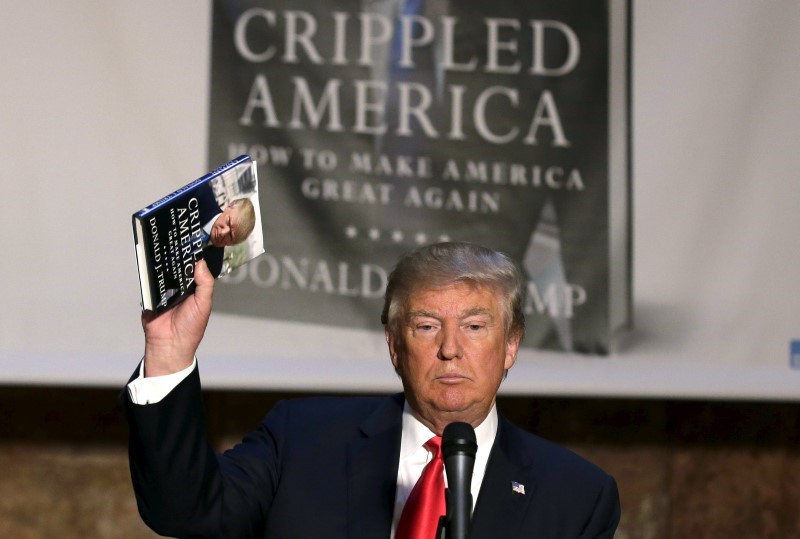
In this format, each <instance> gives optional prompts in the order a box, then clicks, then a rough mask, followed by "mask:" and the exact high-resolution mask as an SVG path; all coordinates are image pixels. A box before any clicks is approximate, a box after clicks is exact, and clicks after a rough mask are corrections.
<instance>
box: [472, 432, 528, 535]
mask: <svg viewBox="0 0 800 539" xmlns="http://www.w3.org/2000/svg"><path fill="white" fill-rule="evenodd" d="M515 436H516V434H515V432H514V427H513V426H512V425H511V423H509V422H508V420H506V419H505V418H503V417H500V422H499V425H498V429H497V438H496V440H495V443H494V446H493V447H492V452H491V454H490V455H489V462H488V463H487V465H486V474H485V475H484V478H483V483H482V484H481V490H480V493H479V494H478V502H477V505H476V506H475V511H474V512H473V514H472V525H471V528H470V538H471V539H484V538H486V539H492V538H495V537H512V536H513V533H514V530H516V529H517V528H518V527H519V524H520V522H521V520H522V518H523V517H524V515H525V513H526V510H527V507H528V505H529V504H530V501H531V500H532V499H533V497H534V491H535V489H536V480H535V477H534V474H533V470H532V464H533V462H532V460H531V458H530V456H529V455H527V454H525V453H523V452H521V451H519V448H520V447H524V446H523V445H522V444H518V443H516V442H515V441H514V438H515ZM514 483H517V484H518V485H520V486H521V488H520V487H517V488H516V491H515V489H513V488H512V486H513V484H514ZM523 492H524V493H523Z"/></svg>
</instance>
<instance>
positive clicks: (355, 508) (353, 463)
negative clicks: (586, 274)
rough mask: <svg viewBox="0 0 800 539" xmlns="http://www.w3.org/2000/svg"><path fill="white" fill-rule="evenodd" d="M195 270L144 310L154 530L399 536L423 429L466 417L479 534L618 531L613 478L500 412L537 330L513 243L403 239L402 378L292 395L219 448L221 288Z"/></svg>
mask: <svg viewBox="0 0 800 539" xmlns="http://www.w3.org/2000/svg"><path fill="white" fill-rule="evenodd" d="M196 280H197V283H198V286H197V290H196V293H195V294H194V295H193V296H191V297H190V298H189V299H187V300H186V301H184V302H183V303H181V304H180V305H178V306H177V307H176V308H175V309H172V310H169V311H167V312H165V313H163V314H162V315H161V316H159V317H153V316H152V315H147V314H146V315H144V316H143V324H144V329H145V337H146V338H145V343H146V344H145V356H144V361H143V364H142V365H141V366H140V372H139V374H138V375H135V376H134V378H136V380H134V381H133V382H131V384H130V385H129V395H130V403H129V404H128V412H129V419H130V423H131V444H130V457H131V474H132V478H133V483H134V488H135V491H136V496H137V501H138V504H139V510H140V513H141V514H142V517H143V518H144V520H145V521H146V522H147V523H148V524H149V525H150V526H151V527H152V528H153V529H154V530H156V531H157V532H159V533H162V534H165V535H176V536H191V537H237V538H238V537H275V538H281V539H284V538H292V537H300V538H316V537H326V538H336V537H342V538H344V537H364V538H390V537H393V536H394V533H395V531H396V530H397V529H398V526H399V525H400V522H401V521H402V520H404V518H405V515H404V514H403V509H404V506H405V505H406V499H407V498H408V497H409V496H410V493H411V491H412V489H413V486H414V484H415V483H416V482H417V479H418V478H419V477H420V475H421V474H422V468H423V467H424V466H425V464H426V461H427V460H429V456H428V451H427V450H426V449H424V448H423V444H424V443H425V442H427V441H428V440H429V439H430V438H432V437H435V436H436V435H441V434H442V431H443V430H444V427H445V426H446V425H448V424H449V423H451V422H454V421H463V422H467V423H470V424H471V425H472V426H473V427H474V428H475V433H476V438H477V441H478V452H477V455H476V462H475V472H474V476H473V482H472V494H473V498H474V499H475V500H476V503H475V507H474V512H473V517H472V523H471V526H472V528H471V537H472V538H474V539H479V538H500V537H502V538H508V537H543V538H559V539H561V538H573V537H574V538H578V537H581V538H590V537H591V538H594V537H604V538H611V537H613V534H614V530H615V529H616V526H617V523H618V521H619V514H620V507H619V496H618V493H617V487H616V483H615V482H614V479H613V478H611V477H610V476H609V475H607V474H606V473H605V472H603V471H602V470H600V469H599V468H596V467H595V466H594V465H592V464H590V463H588V462H586V461H585V460H583V459H582V458H580V457H578V456H577V455H575V454H573V453H571V452H569V451H567V450H566V449H563V448H560V447H558V446H555V445H553V444H551V443H549V442H546V441H544V440H542V439H540V438H538V437H536V436H534V435H532V434H529V433H526V432H524V431H522V430H521V429H519V428H517V427H515V426H514V425H512V424H511V423H510V422H508V421H507V420H505V419H504V418H503V417H502V416H500V415H499V414H498V413H497V410H496V407H495V398H496V393H497V390H498V388H499V386H500V384H501V382H502V380H503V378H504V377H505V375H506V372H507V371H508V369H510V368H511V367H512V366H513V365H514V362H515V361H516V355H517V350H518V346H519V342H520V339H521V338H522V334H523V331H524V319H523V313H522V305H523V291H524V287H523V283H522V279H521V278H520V274H519V271H518V270H517V268H516V267H515V266H514V264H513V263H512V262H511V261H510V260H509V259H508V258H507V257H505V256H504V255H501V254H499V253H496V252H494V251H491V250H488V249H485V248H482V247H478V246H474V245H470V244H464V243H443V244H436V245H432V246H429V247H424V248H421V249H418V250H416V251H413V252H412V253H410V254H408V255H406V256H405V257H404V258H402V259H401V260H400V262H398V264H397V266H396V267H395V269H394V271H393V272H392V274H391V276H390V278H389V283H388V285H387V290H386V294H385V301H384V308H383V313H382V321H383V323H384V325H385V328H386V339H387V343H388V345H389V353H390V356H391V361H392V364H393V365H394V367H395V370H396V372H397V373H398V375H399V376H400V378H401V380H402V383H403V393H402V394H399V395H394V396H390V397H384V398H360V397H351V398H312V399H299V400H294V401H286V402H284V403H281V404H279V405H277V406H276V408H275V409H273V410H272V411H271V412H270V413H269V414H268V415H267V416H266V417H265V419H264V421H263V422H262V424H261V426H260V428H259V429H258V430H257V431H255V432H253V433H251V434H249V435H248V436H246V437H245V438H244V440H243V441H242V443H241V444H239V445H237V446H236V447H234V448H233V449H231V450H229V451H227V452H225V453H224V454H222V455H215V454H214V452H213V451H212V449H211V448H210V447H209V446H208V444H207V442H206V434H205V426H204V423H203V420H202V402H201V397H200V383H199V375H198V371H197V368H196V366H195V365H194V359H193V358H194V354H195V351H196V349H197V347H198V345H199V343H200V340H201V338H202V335H203V332H204V330H205V327H206V324H207V322H208V318H209V315H210V312H211V296H212V291H213V279H212V278H211V276H210V275H209V273H208V272H207V271H206V269H205V268H204V266H203V264H202V263H200V264H199V265H198V270H197V276H196ZM164 376H166V377H168V378H166V379H165V378H163V377H164ZM170 379H172V380H170ZM175 379H177V381H176V380H175ZM164 380H167V381H166V382H162V381H164ZM153 381H155V382H154V383H156V384H159V385H161V384H163V385H165V386H167V387H166V388H164V389H158V388H155V389H153V388H148V387H147V386H149V385H150V383H149V382H153ZM173 386H174V387H173ZM151 390H152V392H151V393H150V394H149V395H148V394H147V392H149V391H151ZM165 392H166V396H163V398H162V394H163V393H165ZM148 401H149V402H150V404H144V403H147V402H148ZM135 402H138V403H142V404H134V403H135ZM409 505H411V503H409ZM400 527H402V525H400ZM404 533H405V532H403V534H404ZM403 534H400V533H398V536H399V535H403ZM404 536H405V535H404Z"/></svg>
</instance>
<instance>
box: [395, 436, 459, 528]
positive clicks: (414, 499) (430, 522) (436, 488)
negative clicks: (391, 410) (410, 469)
mask: <svg viewBox="0 0 800 539" xmlns="http://www.w3.org/2000/svg"><path fill="white" fill-rule="evenodd" d="M441 448H442V437H441V436H434V437H433V438H431V439H430V440H428V441H427V442H425V449H427V450H428V451H430V452H431V453H433V458H431V461H430V462H429V463H428V464H427V465H426V466H425V469H424V470H422V475H421V476H420V478H419V480H418V481H417V484H416V485H414V488H413V489H412V490H411V494H410V495H409V496H408V500H406V505H405V506H404V507H403V513H402V514H401V515H400V521H399V522H398V523H397V532H396V533H395V535H394V536H395V539H435V538H434V536H435V535H436V528H437V527H438V525H439V517H441V516H444V514H445V510H446V508H445V502H444V474H443V473H442V472H443V470H444V461H443V460H442V451H441Z"/></svg>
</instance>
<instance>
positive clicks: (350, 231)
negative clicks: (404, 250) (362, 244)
mask: <svg viewBox="0 0 800 539" xmlns="http://www.w3.org/2000/svg"><path fill="white" fill-rule="evenodd" d="M344 235H345V236H346V237H347V238H348V239H351V240H354V239H357V238H359V237H365V238H368V239H370V240H372V241H379V240H381V238H388V239H389V240H390V241H392V242H394V243H402V242H403V241H404V240H405V239H406V238H407V237H409V238H410V239H411V240H412V241H413V242H414V243H416V244H417V245H425V244H426V243H428V242H429V241H432V240H433V239H434V238H433V237H432V236H429V235H428V234H426V233H425V232H414V233H408V235H407V233H406V232H403V231H402V230H399V229H393V230H381V229H379V228H375V227H370V228H368V229H366V230H361V231H360V230H359V229H358V228H357V227H355V226H353V225H349V226H346V227H345V228H344ZM435 240H436V241H450V236H448V235H447V234H441V235H439V236H436V237H435Z"/></svg>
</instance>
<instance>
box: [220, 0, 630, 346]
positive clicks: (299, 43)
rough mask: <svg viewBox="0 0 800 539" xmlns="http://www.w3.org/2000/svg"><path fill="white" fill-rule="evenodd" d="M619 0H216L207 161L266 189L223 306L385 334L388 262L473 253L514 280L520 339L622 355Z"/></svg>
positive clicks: (625, 51) (626, 173)
mask: <svg viewBox="0 0 800 539" xmlns="http://www.w3.org/2000/svg"><path fill="white" fill-rule="evenodd" d="M630 4H631V3H630V2H629V0H609V1H605V2H586V1H583V0H540V1H537V2H516V1H511V0H498V1H493V2H481V1H478V0H464V1H460V2H454V1H452V0H437V1H429V2H413V1H411V0H381V1H379V2H368V1H364V0H331V1H330V2H326V3H319V2H314V1H312V0H293V2H292V3H291V6H289V5H287V4H284V3H277V4H276V3H274V2H266V1H264V0H244V1H238V0H215V1H214V2H213V6H214V7H213V35H212V68H211V77H212V80H211V99H210V100H209V102H210V121H209V159H210V160H211V161H212V162H213V161H219V160H224V159H227V158H229V156H233V155H238V154H239V153H248V154H249V155H251V156H252V157H253V159H255V160H257V161H258V162H259V166H260V167H261V169H262V172H264V173H266V174H267V175H268V177H269V179H270V181H269V182H268V183H265V184H264V185H263V190H262V197H263V199H262V201H269V209H268V211H265V213H264V216H263V218H264V229H265V237H266V240H265V241H266V242H267V244H266V246H265V247H266V249H267V254H266V255H265V256H262V257H260V258H259V259H258V260H257V261H255V262H254V264H255V265H256V267H255V268H254V269H253V271H247V272H236V275H235V278H231V279H226V280H225V282H224V286H221V287H220V290H219V293H218V294H217V295H216V296H215V308H217V309H219V310H221V311H226V312H231V313H237V314H245V315H250V316H256V317H261V318H272V319H280V320H289V321H297V322H302V323H312V324H322V325H327V326H332V327H342V328H363V329H372V330H376V331H380V330H381V329H382V328H381V326H380V322H379V320H378V316H377V314H376V313H379V312H380V308H381V301H382V295H383V290H384V287H385V283H386V278H387V276H388V272H389V271H390V270H391V268H392V266H393V265H394V263H395V262H396V260H397V258H398V257H399V255H400V254H401V253H403V252H406V251H408V250H410V249H413V248H415V247H417V246H419V245H422V244H427V243H432V242H436V241H441V240H454V241H469V242H473V243H478V244H482V245H485V246H487V247H490V248H494V249H497V250H499V251H502V252H504V253H506V254H508V255H509V256H511V257H512V258H513V259H515V260H516V261H517V262H518V263H519V265H520V266H521V267H522V269H523V270H524V272H525V274H526V276H527V288H528V290H527V292H528V294H527V300H526V304H525V311H526V316H527V320H528V324H527V332H526V338H525V341H524V343H523V346H524V347H527V348H547V349H555V350H564V351H569V352H578V353H586V354H597V355H604V354H607V353H608V352H609V351H611V350H614V349H615V347H616V344H617V343H618V342H619V341H618V339H617V335H618V334H619V333H620V332H621V330H624V329H625V328H627V327H628V326H629V325H630V321H631V312H632V311H631V305H632V301H631V256H630V238H631V221H630V214H631V210H630V181H631V180H630V67H629V66H630V62H629V60H630V37H629V36H630V17H631V5H630ZM262 207H264V208H265V210H266V202H262ZM232 277H233V276H232ZM255 294H258V297H259V301H252V300H251V299H250V298H252V297H254V295H255Z"/></svg>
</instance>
